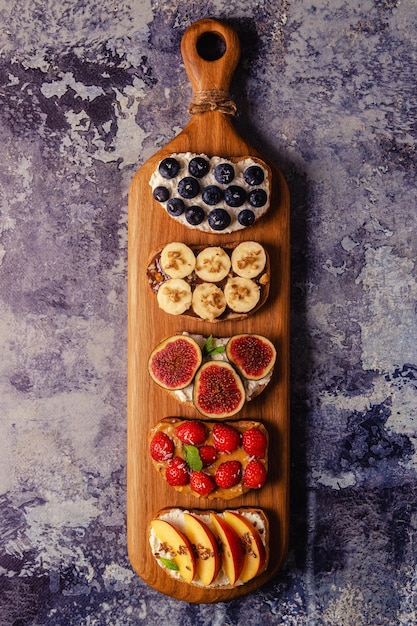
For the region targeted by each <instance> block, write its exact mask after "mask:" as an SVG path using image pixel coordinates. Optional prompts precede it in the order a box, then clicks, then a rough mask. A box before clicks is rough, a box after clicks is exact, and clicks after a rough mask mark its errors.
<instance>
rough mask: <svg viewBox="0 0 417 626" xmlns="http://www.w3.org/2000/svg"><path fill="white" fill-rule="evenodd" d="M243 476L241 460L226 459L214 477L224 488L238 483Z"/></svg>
mask: <svg viewBox="0 0 417 626" xmlns="http://www.w3.org/2000/svg"><path fill="white" fill-rule="evenodd" d="M241 478H242V464H241V463H240V461H225V462H224V463H221V464H220V465H219V467H218V468H217V470H216V473H215V475H214V479H215V481H216V484H217V485H218V486H219V487H222V488H223V489H229V488H230V487H234V486H235V485H237V484H238V483H239V482H240V480H241Z"/></svg>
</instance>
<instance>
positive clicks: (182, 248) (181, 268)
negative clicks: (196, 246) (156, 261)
mask: <svg viewBox="0 0 417 626" xmlns="http://www.w3.org/2000/svg"><path fill="white" fill-rule="evenodd" d="M161 266H162V269H163V270H164V272H165V274H168V276H169V277H170V278H185V276H189V275H190V274H191V272H192V271H193V270H194V267H195V256H194V252H193V251H192V250H191V248H189V247H188V246H186V245H185V243H180V242H179V241H172V242H171V243H168V244H167V245H166V246H165V248H163V250H162V252H161Z"/></svg>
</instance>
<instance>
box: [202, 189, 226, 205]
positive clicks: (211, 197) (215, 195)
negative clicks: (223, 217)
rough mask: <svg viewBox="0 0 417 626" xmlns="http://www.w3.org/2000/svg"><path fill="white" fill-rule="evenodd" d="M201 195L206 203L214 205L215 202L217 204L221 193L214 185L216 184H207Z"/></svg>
mask: <svg viewBox="0 0 417 626" xmlns="http://www.w3.org/2000/svg"><path fill="white" fill-rule="evenodd" d="M201 195H202V198H203V200H204V202H205V203H206V204H209V205H210V206H214V205H215V204H219V202H220V200H221V199H222V195H223V194H222V190H221V189H220V188H219V187H216V185H208V186H207V187H204V189H203V192H202V194H201Z"/></svg>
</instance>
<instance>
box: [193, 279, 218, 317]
mask: <svg viewBox="0 0 417 626" xmlns="http://www.w3.org/2000/svg"><path fill="white" fill-rule="evenodd" d="M192 307H193V311H194V313H195V314H196V315H198V316H199V317H202V318H203V319H205V320H209V321H213V320H214V319H215V318H216V317H219V315H221V314H222V313H223V312H224V310H225V309H226V300H225V297H224V293H223V291H222V290H221V289H220V288H219V287H217V285H213V283H202V284H201V285H197V287H196V288H195V289H194V292H193V300H192Z"/></svg>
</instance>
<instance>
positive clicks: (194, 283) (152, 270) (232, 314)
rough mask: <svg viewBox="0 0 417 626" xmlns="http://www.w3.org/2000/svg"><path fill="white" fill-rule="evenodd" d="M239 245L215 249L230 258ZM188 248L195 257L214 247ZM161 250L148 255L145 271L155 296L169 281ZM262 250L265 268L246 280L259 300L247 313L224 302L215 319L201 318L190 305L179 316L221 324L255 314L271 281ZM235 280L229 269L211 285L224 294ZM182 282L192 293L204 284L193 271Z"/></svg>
mask: <svg viewBox="0 0 417 626" xmlns="http://www.w3.org/2000/svg"><path fill="white" fill-rule="evenodd" d="M239 243H241V242H233V243H229V244H224V245H221V246H216V247H221V249H222V250H224V252H226V254H227V255H228V256H229V257H231V256H232V253H233V251H234V250H235V249H236V247H237V246H238V245H239ZM189 247H190V248H191V250H192V251H193V252H194V255H195V256H196V257H197V255H198V254H199V253H200V252H202V251H203V250H205V249H207V248H210V247H214V246H208V245H190V246H189ZM163 249H164V247H159V248H158V249H157V250H155V251H154V252H153V253H152V254H151V255H150V257H149V261H148V266H147V270H146V271H147V281H148V284H149V286H150V288H151V289H152V291H153V292H154V294H155V295H157V294H158V291H159V289H160V288H161V287H162V286H163V285H164V284H165V283H167V281H168V280H170V276H168V274H167V273H166V272H165V271H164V269H163V267H162V265H161V253H162V250H163ZM263 250H264V252H265V257H266V262H265V267H264V268H263V269H262V270H261V271H260V272H259V274H258V275H257V276H255V277H254V278H252V279H248V280H250V283H249V285H252V286H253V288H254V290H255V291H258V290H259V300H258V302H257V303H256V304H255V305H254V306H253V308H251V309H250V310H249V311H247V312H239V311H235V310H233V309H232V308H231V307H230V306H229V305H228V304H227V302H225V309H224V311H223V312H222V313H220V315H218V316H217V317H214V318H213V319H211V318H202V317H201V316H200V315H198V314H197V313H196V312H195V311H194V310H193V307H192V305H190V306H189V307H188V308H187V309H186V310H185V311H184V312H183V313H181V315H183V316H184V317H191V318H194V319H205V320H206V321H210V322H212V323H216V322H221V321H224V320H239V319H245V318H246V317H248V316H249V315H252V314H253V313H256V311H258V310H259V309H260V308H261V307H262V306H263V305H264V304H265V302H266V301H267V299H268V296H269V288H270V279H271V266H270V257H269V254H268V252H267V250H266V249H265V248H263ZM235 278H239V277H238V275H237V274H236V273H235V272H234V271H233V269H230V272H229V273H228V275H227V276H226V277H225V278H224V279H222V280H221V281H218V282H214V283H211V284H213V285H215V286H216V287H217V288H218V289H219V290H220V291H221V293H223V294H224V290H225V287H226V284H227V281H228V279H235ZM183 280H184V281H185V282H186V283H187V285H189V286H190V288H191V292H192V293H194V291H195V289H196V287H198V286H199V285H202V284H203V283H204V282H205V281H203V280H202V279H201V278H199V277H198V275H197V274H196V272H195V270H193V271H192V272H191V273H190V274H189V275H188V276H186V277H185V278H184V279H183Z"/></svg>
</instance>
